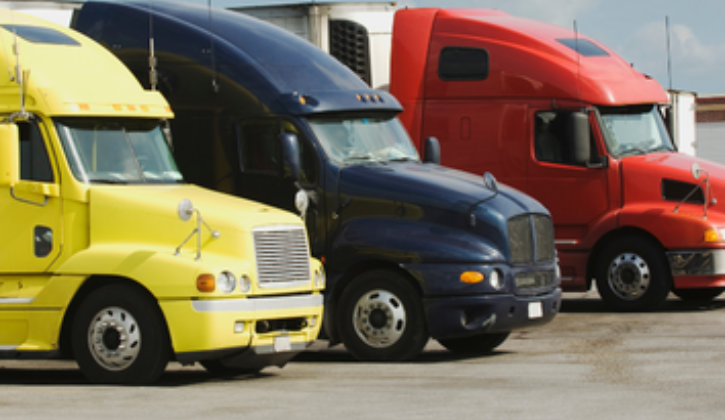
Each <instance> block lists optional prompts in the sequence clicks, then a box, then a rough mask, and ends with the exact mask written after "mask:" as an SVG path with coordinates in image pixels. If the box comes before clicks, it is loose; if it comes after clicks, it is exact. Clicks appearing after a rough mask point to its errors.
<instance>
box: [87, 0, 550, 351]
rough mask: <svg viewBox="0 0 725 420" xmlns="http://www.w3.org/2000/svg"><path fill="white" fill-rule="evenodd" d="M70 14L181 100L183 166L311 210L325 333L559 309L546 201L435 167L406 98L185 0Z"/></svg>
mask: <svg viewBox="0 0 725 420" xmlns="http://www.w3.org/2000/svg"><path fill="white" fill-rule="evenodd" d="M73 25H74V28H75V29H77V30H79V31H81V32H84V33H85V34H87V35H89V36H91V37H92V38H94V39H96V40H97V41H99V42H100V43H102V44H103V45H105V46H106V47H107V48H109V49H110V50H111V51H112V52H113V53H115V54H116V55H117V56H118V57H119V58H120V59H121V60H122V61H123V62H124V63H125V64H126V65H127V66H128V67H129V68H130V69H131V71H132V72H133V73H134V74H135V75H136V76H137V78H138V79H139V81H140V82H141V83H142V84H143V85H144V86H145V87H147V88H156V89H158V90H160V91H161V92H162V93H163V94H164V96H165V97H166V98H167V100H168V101H169V102H170V103H171V105H172V107H173V109H174V112H175V114H176V117H175V119H174V120H173V121H170V130H171V133H172V138H173V150H174V154H175V157H176V160H177V162H178V164H179V167H180V169H181V171H182V172H183V174H184V177H185V179H186V180H188V181H190V182H193V183H196V184H201V185H203V186H206V187H209V188H213V189H215V190H219V191H223V192H227V193H230V194H235V195H238V196H241V197H245V198H249V199H253V200H258V201H262V202H265V203H268V204H271V205H274V206H278V207H281V208H285V209H289V210H292V211H294V210H295V209H297V211H301V212H302V216H303V217H304V218H305V220H306V224H307V228H308V235H309V239H310V246H311V250H312V253H313V255H314V256H316V257H318V258H320V259H321V260H322V261H323V262H324V264H325V267H326V270H327V290H326V296H325V316H324V329H323V330H324V334H325V336H326V338H328V339H329V340H330V342H331V343H333V344H334V343H339V342H342V343H344V344H345V346H346V348H347V349H348V350H349V351H350V352H351V353H352V354H353V355H354V356H355V357H356V358H359V359H363V360H407V359H412V358H414V357H416V356H417V355H418V353H419V352H420V351H421V350H422V349H423V347H424V346H425V344H426V343H427V341H428V339H429V338H434V339H436V340H438V341H439V342H440V343H441V344H442V345H443V346H445V347H446V348H448V349H450V350H452V351H458V352H467V353H484V352H488V351H490V350H492V349H493V348H495V347H496V346H498V345H499V344H501V343H502V342H503V341H504V340H505V339H506V337H508V335H509V333H510V332H511V331H512V330H514V329H519V328H528V327H532V326H535V325H541V324H545V323H547V322H549V321H551V320H552V319H553V318H554V316H555V315H556V313H557V312H558V309H559V305H560V300H561V291H560V289H559V282H560V276H559V272H558V265H557V259H556V251H555V250H554V235H553V225H552V221H551V216H550V214H549V212H548V211H547V210H546V209H545V208H544V207H543V206H542V205H541V204H539V203H538V202H537V201H535V200H533V199H532V198H530V197H529V196H527V195H525V194H523V193H521V192H519V191H516V190H514V189H511V188H509V187H506V186H504V185H501V184H497V183H496V181H495V179H493V177H490V176H484V177H476V176H472V175H468V174H465V173H463V172H459V171H456V170H452V169H447V168H444V167H441V166H439V165H438V164H437V162H438V161H439V160H440V156H439V152H438V149H437V147H436V146H437V142H436V140H435V139H430V141H429V142H428V147H427V148H426V153H425V157H424V158H423V159H422V160H421V159H420V158H419V155H418V153H417V152H416V150H415V148H414V147H413V145H412V144H411V141H410V139H409V138H408V136H407V134H406V132H405V130H404V129H403V127H402V126H401V124H400V123H399V122H398V120H397V117H396V115H397V114H398V113H399V112H401V111H402V108H401V106H400V104H399V103H398V101H397V100H396V99H395V98H394V97H392V96H391V95H390V94H388V93H387V92H383V91H374V90H371V89H370V87H368V86H367V85H366V84H365V83H364V82H362V81H361V80H360V79H359V78H358V77H357V76H356V75H355V74H354V73H352V72H351V71H350V70H349V69H348V68H347V67H345V66H344V65H342V64H340V63H339V62H338V61H336V60H335V59H334V58H332V57H330V56H329V55H327V54H325V53H324V52H323V51H321V50H319V49H318V48H316V47H314V46H313V45H311V44H310V43H308V42H307V41H305V40H303V39H301V38H298V37H296V36H295V35H292V34H290V33H288V32H286V31H284V30H282V29H279V28H277V27H275V26H272V25H270V24H267V23H264V22H261V21H259V20H256V19H254V18H250V17H248V16H245V15H242V14H239V13H235V12H231V11H225V10H220V9H210V8H206V7H203V6H197V5H192V4H185V3H178V2H177V3H159V2H156V1H154V2H149V3H146V2H144V3H138V4H129V3H123V4H122V3H100V2H99V3H95V2H89V3H85V4H84V5H83V7H82V9H81V10H80V12H79V13H78V15H77V17H76V19H75V21H74V24H73ZM150 40H153V45H154V48H153V50H154V52H153V54H152V53H151V52H150V48H149V45H150ZM109 83H112V81H109ZM300 191H302V193H300ZM279 269H280V270H285V269H286V267H279Z"/></svg>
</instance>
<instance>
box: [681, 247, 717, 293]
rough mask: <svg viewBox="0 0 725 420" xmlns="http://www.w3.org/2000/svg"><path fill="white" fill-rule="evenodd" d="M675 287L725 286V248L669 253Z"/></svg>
mask: <svg viewBox="0 0 725 420" xmlns="http://www.w3.org/2000/svg"><path fill="white" fill-rule="evenodd" d="M667 259H668V261H669V263H670V271H671V273H672V280H673V282H674V288H675V289H692V288H709V287H717V288H723V287H725V250H723V249H702V250H694V251H692V250H690V251H671V252H668V253H667Z"/></svg>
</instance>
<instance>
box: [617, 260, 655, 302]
mask: <svg viewBox="0 0 725 420" xmlns="http://www.w3.org/2000/svg"><path fill="white" fill-rule="evenodd" d="M650 280H651V276H650V269H649V266H648V265H647V262H646V261H645V260H644V259H642V257H640V256H639V255H637V254H632V253H624V254H620V255H618V256H617V257H616V258H615V259H614V260H612V263H611V264H610V266H609V287H610V288H611V289H612V292H614V294H615V295H617V297H619V298H621V299H624V300H637V299H639V298H641V297H642V296H643V295H644V294H645V293H646V292H647V289H648V288H649V284H650Z"/></svg>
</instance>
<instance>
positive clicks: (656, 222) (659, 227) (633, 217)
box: [620, 203, 725, 250]
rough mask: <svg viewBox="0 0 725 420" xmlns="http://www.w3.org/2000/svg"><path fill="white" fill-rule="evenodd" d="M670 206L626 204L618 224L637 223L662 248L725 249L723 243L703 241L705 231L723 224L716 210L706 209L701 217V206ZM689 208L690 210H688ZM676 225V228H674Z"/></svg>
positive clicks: (724, 219)
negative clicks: (694, 207)
mask: <svg viewBox="0 0 725 420" xmlns="http://www.w3.org/2000/svg"><path fill="white" fill-rule="evenodd" d="M673 207H674V206H673V205H668V206H667V207H654V206H653V205H652V203H647V204H646V205H644V204H643V205H641V206H640V205H635V206H627V207H626V208H624V209H623V210H622V211H621V216H620V225H621V226H636V227H639V228H641V229H644V230H646V231H648V232H650V233H651V234H652V235H653V236H654V237H656V238H657V240H658V241H660V243H661V244H662V245H663V246H664V247H665V249H669V250H671V249H689V248H725V243H723V242H722V241H721V242H705V231H707V230H708V229H716V230H717V231H719V228H718V227H719V226H725V217H723V215H722V214H721V213H719V212H714V211H708V216H707V219H703V213H702V207H698V211H699V213H698V212H690V211H687V210H683V209H681V210H680V211H679V212H677V213H674V212H673V211H672V209H673ZM688 210H689V209H688ZM673 226H677V229H673V228H672V227H673Z"/></svg>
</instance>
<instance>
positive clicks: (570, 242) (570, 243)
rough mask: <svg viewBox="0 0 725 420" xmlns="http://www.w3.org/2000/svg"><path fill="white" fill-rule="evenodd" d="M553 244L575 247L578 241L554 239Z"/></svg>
mask: <svg viewBox="0 0 725 420" xmlns="http://www.w3.org/2000/svg"><path fill="white" fill-rule="evenodd" d="M554 243H555V244H557V245H576V244H578V243H579V241H577V240H576V239H555V240H554Z"/></svg>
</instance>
